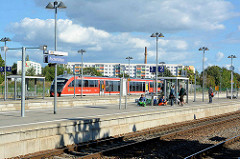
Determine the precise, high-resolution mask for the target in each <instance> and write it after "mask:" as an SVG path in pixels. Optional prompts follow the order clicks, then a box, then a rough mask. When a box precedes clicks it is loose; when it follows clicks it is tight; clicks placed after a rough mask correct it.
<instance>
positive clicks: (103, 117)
mask: <svg viewBox="0 0 240 159" xmlns="http://www.w3.org/2000/svg"><path fill="white" fill-rule="evenodd" d="M137 97H138V96H132V97H131V98H129V100H128V101H129V102H128V103H127V108H126V109H125V105H124V99H122V102H123V103H122V109H119V104H118V103H116V102H115V103H114V102H113V103H111V102H106V99H105V98H102V100H105V103H104V102H103V103H100V102H99V103H96V104H95V105H92V104H87V103H85V104H83V105H81V104H79V105H78V106H72V107H58V108H57V113H56V114H53V108H44V109H29V110H26V112H25V117H21V115H20V111H19V110H12V111H2V112H0V158H7V157H15V156H18V155H24V154H29V153H34V152H39V151H44V150H48V149H54V148H60V147H63V146H67V145H71V144H77V143H81V142H86V141H89V140H95V139H99V138H104V137H109V136H118V135H123V134H125V133H130V132H135V131H139V130H143V129H149V128H152V127H156V126H160V125H165V124H171V123H176V122H182V121H187V120H193V119H199V118H203V117H207V116H213V115H218V114H223V113H227V112H232V111H237V110H239V109H240V101H239V100H238V99H233V100H230V99H226V98H214V100H213V103H212V104H209V103H208V102H207V98H205V102H201V99H200V98H197V101H196V102H192V98H191V97H190V100H189V103H188V104H186V105H184V106H183V107H182V106H178V105H174V106H169V105H168V106H147V107H139V106H137V104H136V103H135V102H134V101H135V100H134V99H135V98H137ZM78 98H79V97H78ZM109 98H112V99H111V100H115V98H116V96H115V97H113V96H112V97H108V99H109ZM66 99H67V98H65V99H64V100H65V102H66V103H65V104H68V103H67V101H66ZM49 100H50V99H49ZM51 100H52V99H51ZM69 100H72V98H71V99H70V98H69ZM85 100H87V99H85ZM93 100H96V97H89V98H88V101H89V103H91V101H93ZM6 102H7V101H6ZM29 104H30V105H31V102H30V103H29ZM76 105H77V104H76ZM16 147H19V149H17V150H16Z"/></svg>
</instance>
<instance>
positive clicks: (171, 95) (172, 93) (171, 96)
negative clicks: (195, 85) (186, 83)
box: [169, 85, 175, 106]
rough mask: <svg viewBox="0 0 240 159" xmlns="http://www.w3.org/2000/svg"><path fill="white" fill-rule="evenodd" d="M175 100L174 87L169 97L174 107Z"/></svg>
mask: <svg viewBox="0 0 240 159" xmlns="http://www.w3.org/2000/svg"><path fill="white" fill-rule="evenodd" d="M174 98H175V86H174V85H173V86H172V88H171V90H170V95H169V99H170V101H171V106H173V104H174Z"/></svg>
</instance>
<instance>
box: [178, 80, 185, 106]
mask: <svg viewBox="0 0 240 159" xmlns="http://www.w3.org/2000/svg"><path fill="white" fill-rule="evenodd" d="M184 95H185V89H184V88H183V87H182V85H180V91H179V96H180V103H179V105H181V106H183V104H184V99H183V97H184Z"/></svg>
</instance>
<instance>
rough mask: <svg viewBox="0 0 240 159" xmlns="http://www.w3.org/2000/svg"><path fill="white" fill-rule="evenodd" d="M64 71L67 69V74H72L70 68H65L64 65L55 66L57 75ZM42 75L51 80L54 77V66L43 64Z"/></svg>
mask: <svg viewBox="0 0 240 159" xmlns="http://www.w3.org/2000/svg"><path fill="white" fill-rule="evenodd" d="M64 71H67V73H68V74H72V71H71V69H70V68H67V67H66V66H57V75H63V74H64ZM42 72H43V76H44V77H45V79H46V80H47V81H53V80H54V77H55V67H54V65H52V66H51V67H50V66H49V65H47V66H45V67H44V68H43V70H42Z"/></svg>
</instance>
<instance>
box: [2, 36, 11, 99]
mask: <svg viewBox="0 0 240 159" xmlns="http://www.w3.org/2000/svg"><path fill="white" fill-rule="evenodd" d="M0 41H1V42H4V43H5V45H4V46H5V49H4V52H5V61H4V75H5V80H4V100H6V99H7V64H6V61H7V48H6V47H7V41H11V40H10V39H9V38H7V37H5V38H2V39H1V40H0Z"/></svg>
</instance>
